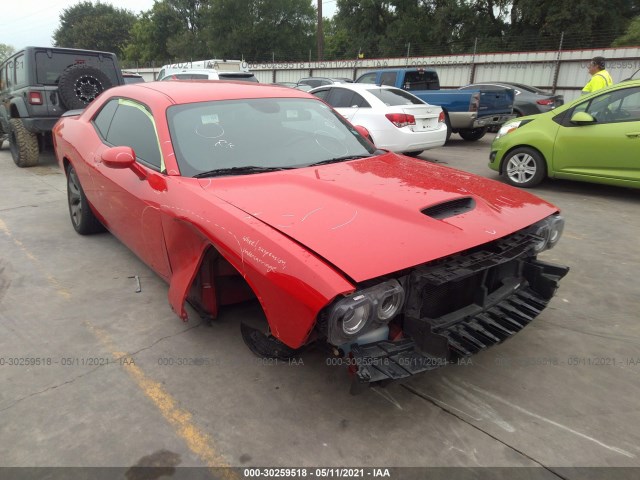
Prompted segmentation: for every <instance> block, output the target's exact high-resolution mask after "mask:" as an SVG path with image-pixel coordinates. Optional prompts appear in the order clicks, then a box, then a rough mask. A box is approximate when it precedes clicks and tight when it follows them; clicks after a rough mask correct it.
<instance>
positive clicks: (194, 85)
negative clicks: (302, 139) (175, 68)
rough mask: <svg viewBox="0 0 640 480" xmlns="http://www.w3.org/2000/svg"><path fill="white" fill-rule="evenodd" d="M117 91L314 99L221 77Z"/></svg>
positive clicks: (197, 97)
mask: <svg viewBox="0 0 640 480" xmlns="http://www.w3.org/2000/svg"><path fill="white" fill-rule="evenodd" d="M120 88H121V89H123V90H121V91H120V92H119V93H120V94H124V95H126V92H125V90H124V89H127V90H128V89H129V88H136V89H137V88H147V89H151V90H155V91H157V92H160V93H163V94H165V95H167V96H168V97H171V99H172V100H173V101H174V102H176V103H190V102H201V101H207V100H234V99H239V98H272V97H280V98H315V97H313V96H312V95H310V94H308V93H305V92H303V91H302V90H297V89H294V88H289V87H283V86H278V85H270V84H256V83H250V82H239V81H237V82H234V81H222V80H190V81H185V80H180V81H164V82H147V83H138V84H135V85H129V86H125V87H120Z"/></svg>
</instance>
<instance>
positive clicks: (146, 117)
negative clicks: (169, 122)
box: [107, 99, 162, 169]
mask: <svg viewBox="0 0 640 480" xmlns="http://www.w3.org/2000/svg"><path fill="white" fill-rule="evenodd" d="M107 142H108V143H110V144H111V145H114V146H121V145H126V146H128V147H131V148H133V150H134V152H136V157H137V158H138V159H139V160H141V161H142V163H144V164H147V165H148V166H152V167H154V168H156V169H162V156H161V154H160V145H159V142H158V136H157V135H156V129H155V125H154V122H153V117H152V116H151V113H150V112H149V111H148V110H147V109H146V108H145V107H144V105H141V104H139V103H135V102H132V101H130V100H123V99H120V100H118V106H117V109H116V111H115V114H114V115H113V120H112V121H111V126H110V127H109V132H108V133H107Z"/></svg>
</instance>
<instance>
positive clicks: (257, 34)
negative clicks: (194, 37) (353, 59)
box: [205, 0, 316, 60]
mask: <svg viewBox="0 0 640 480" xmlns="http://www.w3.org/2000/svg"><path fill="white" fill-rule="evenodd" d="M206 22H207V26H208V28H207V32H206V35H205V38H206V46H207V49H208V51H209V52H212V53H213V54H215V56H217V57H223V58H234V57H235V58H239V57H245V58H248V59H251V60H267V59H271V58H273V56H275V55H277V56H278V58H279V59H281V60H296V59H301V58H307V56H308V54H309V50H312V49H314V45H315V35H314V32H315V26H316V12H315V9H314V7H313V5H312V4H311V0H305V1H300V0H216V1H214V2H213V3H212V6H211V9H210V10H209V11H208V12H207V15H206Z"/></svg>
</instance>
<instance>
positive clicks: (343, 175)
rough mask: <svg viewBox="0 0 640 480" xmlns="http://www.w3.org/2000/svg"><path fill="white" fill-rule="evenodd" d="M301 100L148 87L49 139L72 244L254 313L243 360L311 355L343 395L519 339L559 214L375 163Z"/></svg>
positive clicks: (203, 303) (66, 123) (361, 137)
mask: <svg viewBox="0 0 640 480" xmlns="http://www.w3.org/2000/svg"><path fill="white" fill-rule="evenodd" d="M366 135H367V134H366V131H365V130H364V129H363V128H361V127H354V126H352V125H351V124H349V123H348V122H347V121H345V120H344V119H343V118H342V117H341V116H340V115H339V114H337V113H336V112H335V111H333V110H332V109H331V108H330V107H329V106H327V105H326V104H325V103H323V102H322V101H321V100H319V99H317V98H315V97H313V96H312V95H309V94H307V93H305V92H302V91H300V90H295V89H290V88H284V87H279V86H271V85H254V84H247V83H234V82H151V83H139V84H132V85H126V86H121V87H116V88H112V89H110V90H107V91H106V92H104V93H103V94H102V95H100V97H98V98H97V99H96V100H95V101H94V102H93V103H91V104H90V105H89V106H87V107H86V108H85V109H84V110H83V111H70V112H67V114H65V116H64V117H63V118H61V119H60V121H59V122H58V123H57V125H56V127H55V129H54V143H55V149H56V156H57V159H58V162H59V164H60V167H61V168H62V169H63V170H64V172H65V174H66V177H67V186H68V203H69V212H70V215H71V222H72V225H73V227H74V228H75V230H76V231H77V232H78V233H80V234H83V235H84V234H89V233H93V232H97V231H100V230H102V229H104V228H105V227H106V229H108V230H109V231H110V232H111V233H112V234H114V235H115V236H116V237H117V238H118V239H120V240H121V241H122V242H123V243H124V244H125V245H127V246H128V247H129V248H130V249H131V250H133V251H134V252H135V253H136V254H137V255H138V256H139V257H140V258H141V259H142V260H143V261H144V262H145V263H146V264H148V265H149V266H150V267H151V268H152V269H153V270H154V271H155V272H156V273H157V274H158V275H160V276H161V277H162V278H164V279H165V280H166V281H167V282H168V284H169V294H168V295H169V303H170V304H171V307H172V308H173V310H174V311H175V312H176V313H177V314H178V315H179V316H180V317H181V318H182V319H183V320H186V319H187V312H186V310H185V302H187V301H188V302H189V303H190V304H191V305H192V306H193V307H194V309H195V310H196V311H197V312H198V313H200V314H201V315H204V316H208V317H212V318H215V317H216V315H217V313H218V310H219V308H220V307H221V306H223V305H228V304H232V303H237V302H242V301H247V300H251V299H257V300H258V301H259V302H260V305H261V306H262V309H263V311H264V315H265V317H266V324H268V325H267V326H266V327H265V328H264V329H260V328H254V327H252V326H249V325H245V324H243V325H242V327H241V332H242V335H243V338H244V340H245V342H246V343H247V345H248V346H249V348H251V350H252V351H253V352H255V353H256V354H258V355H261V356H265V357H275V358H287V357H290V356H292V355H295V354H296V351H297V350H298V349H300V348H302V347H303V346H304V345H306V344H309V343H311V342H316V341H323V342H327V343H328V344H329V345H330V346H331V349H332V351H333V352H335V353H336V354H338V355H344V356H346V357H348V359H349V365H351V366H352V368H351V370H352V373H354V380H355V385H356V386H357V385H366V384H370V383H377V382H386V381H390V380H396V379H402V378H406V377H408V376H411V375H413V374H416V373H418V372H422V371H425V370H430V369H433V368H436V367H438V366H441V365H445V364H447V363H449V362H452V361H456V360H458V359H460V358H464V357H467V356H470V355H473V354H474V353H476V352H478V351H480V350H482V349H484V348H487V347H489V346H491V345H494V344H496V343H499V342H501V341H502V340H504V339H506V338H508V337H510V336H511V335H513V334H515V333H517V332H518V331H520V330H521V329H522V328H523V327H525V326H526V325H527V324H528V323H529V322H531V321H532V320H533V319H534V318H535V317H536V316H537V315H538V314H540V312H541V311H542V310H543V309H544V308H545V307H546V306H547V304H548V302H549V301H550V299H551V298H552V297H553V295H554V293H555V291H556V289H557V287H558V282H559V280H560V279H561V278H562V277H563V276H564V275H566V273H567V272H568V268H567V267H564V266H558V265H552V264H549V263H546V262H543V261H541V260H538V259H537V256H538V254H539V253H540V252H542V251H544V250H546V249H549V248H552V247H553V246H554V245H555V244H556V243H557V242H558V240H559V238H560V236H561V234H562V230H563V225H564V220H563V218H562V217H561V216H560V215H559V212H558V209H557V208H556V207H555V206H553V205H551V204H549V203H548V202H546V201H544V200H541V199H540V198H537V197H535V196H533V195H531V194H529V193H526V192H523V191H521V190H517V189H514V188H511V187H509V186H506V185H503V184H500V183H497V182H494V181H492V180H488V179H485V178H481V177H476V176H473V175H470V174H468V173H463V172H460V171H457V170H454V169H451V168H446V167H442V166H438V165H433V164H430V163H427V162H425V161H422V160H419V159H413V158H409V157H406V156H403V155H396V154H394V153H391V152H387V151H383V150H378V149H376V147H375V146H374V145H372V144H371V143H370V142H369V141H368V140H367V139H366Z"/></svg>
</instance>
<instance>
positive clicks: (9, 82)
mask: <svg viewBox="0 0 640 480" xmlns="http://www.w3.org/2000/svg"><path fill="white" fill-rule="evenodd" d="M13 63H14V62H13V60H11V61H9V62H8V63H7V88H11V87H12V86H13V84H14V81H13Z"/></svg>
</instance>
